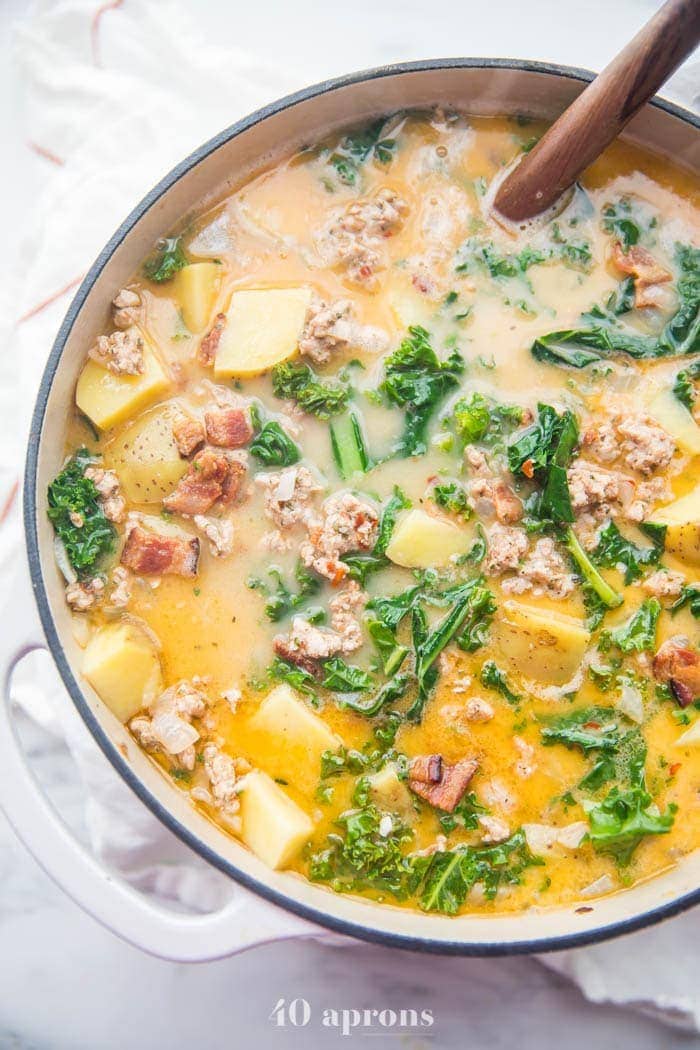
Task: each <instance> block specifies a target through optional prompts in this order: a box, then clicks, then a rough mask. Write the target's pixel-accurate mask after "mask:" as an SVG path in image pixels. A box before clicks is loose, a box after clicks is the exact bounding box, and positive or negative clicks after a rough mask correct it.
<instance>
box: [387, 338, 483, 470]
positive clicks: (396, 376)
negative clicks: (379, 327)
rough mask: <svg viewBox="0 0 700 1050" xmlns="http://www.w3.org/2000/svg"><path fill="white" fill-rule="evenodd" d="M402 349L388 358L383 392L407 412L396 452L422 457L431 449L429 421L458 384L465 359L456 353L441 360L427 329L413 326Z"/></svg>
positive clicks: (399, 454)
mask: <svg viewBox="0 0 700 1050" xmlns="http://www.w3.org/2000/svg"><path fill="white" fill-rule="evenodd" d="M408 332H409V334H408V336H407V337H406V338H405V339H404V340H403V342H402V343H401V344H400V346H399V348H398V349H397V350H395V351H394V353H393V354H390V356H389V357H388V358H387V359H386V362H385V374H384V381H383V382H382V384H381V389H382V391H383V392H384V393H385V394H386V396H387V398H388V399H389V401H390V402H392V404H395V405H398V406H399V407H400V408H403V409H405V412H406V418H405V424H404V432H403V436H402V438H401V439H400V441H399V442H398V444H397V445H396V447H395V449H394V452H395V454H396V455H398V456H404V457H405V456H420V455H422V454H423V453H424V452H425V451H426V450H427V447H428V444H427V431H428V424H429V422H430V418H431V416H432V415H433V413H434V412H435V410H436V409H437V407H438V406H439V404H440V402H441V401H442V400H443V398H444V397H445V396H446V395H447V394H448V393H449V391H450V390H451V389H453V388H454V387H456V386H458V385H459V378H460V376H461V375H462V373H463V371H464V360H463V358H462V357H461V355H460V354H459V353H458V352H457V351H456V350H453V351H452V353H451V354H450V355H449V357H448V358H447V359H446V360H445V361H440V359H439V358H438V356H437V354H436V353H435V351H434V350H433V348H432V346H431V345H430V336H429V335H428V333H427V332H426V330H425V328H421V327H419V326H413V327H411V328H409V330H408Z"/></svg>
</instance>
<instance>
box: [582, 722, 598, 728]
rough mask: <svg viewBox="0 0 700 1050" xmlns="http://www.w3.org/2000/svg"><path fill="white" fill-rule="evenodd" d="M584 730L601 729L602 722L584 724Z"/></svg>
mask: <svg viewBox="0 0 700 1050" xmlns="http://www.w3.org/2000/svg"><path fill="white" fill-rule="evenodd" d="M583 728H584V729H600V722H584V724H583Z"/></svg>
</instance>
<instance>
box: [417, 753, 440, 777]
mask: <svg viewBox="0 0 700 1050" xmlns="http://www.w3.org/2000/svg"><path fill="white" fill-rule="evenodd" d="M411 780H415V781H417V782H418V783H420V784H439V783H440V781H441V780H442V755H418V757H417V758H414V759H413V761H412V762H411Z"/></svg>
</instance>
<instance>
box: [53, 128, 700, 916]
mask: <svg viewBox="0 0 700 1050" xmlns="http://www.w3.org/2000/svg"><path fill="white" fill-rule="evenodd" d="M541 132H542V128H541V127H540V126H539V125H537V124H534V123H531V122H528V121H527V120H524V119H506V118H504V119H474V118H471V117H468V116H464V115H460V114H457V113H444V112H441V111H435V112H430V113H418V114H404V115H398V116H391V117H389V118H387V119H386V120H379V121H377V122H375V123H372V124H370V125H369V126H365V127H362V128H359V129H357V128H355V129H352V130H349V131H347V132H346V133H345V134H342V135H337V136H336V137H335V138H334V139H333V140H332V141H327V142H323V143H321V144H318V145H312V146H309V147H308V148H307V149H304V150H302V151H301V152H299V153H297V154H295V155H294V156H291V157H289V158H288V159H287V160H285V161H284V162H283V163H280V164H278V165H277V166H275V167H272V168H271V169H269V170H265V171H263V172H262V173H260V174H259V175H257V176H256V177H255V178H252V179H251V180H250V181H248V182H247V183H246V184H245V185H243V186H242V187H241V188H239V189H238V190H237V191H236V192H235V193H232V194H231V195H230V196H228V197H227V198H226V199H224V200H219V201H218V202H217V203H216V205H215V206H210V207H209V208H208V209H207V210H206V211H205V212H203V213H202V214H199V215H197V216H196V217H195V218H191V217H188V219H187V220H186V222H185V221H184V220H183V225H182V227H181V228H180V229H176V230H174V231H169V235H168V236H167V237H165V238H164V239H163V240H162V241H160V242H159V243H158V244H157V245H156V246H155V247H154V250H153V252H152V254H151V255H150V256H149V257H148V258H147V259H146V260H145V262H144V264H143V267H142V268H141V270H140V271H139V273H138V274H135V275H134V278H133V281H131V282H130V283H129V284H128V285H127V286H126V287H124V288H122V289H115V290H114V292H115V298H114V301H113V304H112V311H111V316H110V323H109V324H108V325H107V326H106V327H105V330H104V332H103V334H100V335H98V336H97V338H96V339H95V342H94V344H93V345H92V346H86V347H85V351H86V360H85V365H84V368H83V370H82V372H81V374H80V377H79V379H78V383H77V388H76V394H75V405H76V410H75V413H74V415H73V418H72V419H71V421H70V423H69V432H68V437H67V459H66V462H65V464H64V466H63V468H62V469H61V470H60V472H59V473H58V475H57V477H56V478H55V480H54V481H53V482H52V484H51V485H50V487H49V492H48V503H47V510H48V514H49V517H50V519H51V521H52V522H53V525H54V528H55V533H56V555H57V559H58V563H59V566H60V568H61V569H62V571H63V573H64V575H65V577H66V581H67V586H66V600H67V602H68V604H69V605H70V607H71V609H72V610H73V614H74V623H75V632H76V637H77V638H78V639H79V641H80V644H81V645H82V646H83V648H84V654H83V663H82V673H83V675H84V677H85V679H86V680H87V681H88V682H89V683H90V684H91V685H92V687H93V688H94V689H95V690H96V692H97V693H98V694H99V696H100V697H101V698H102V700H103V701H104V703H105V704H106V705H107V706H108V707H109V708H110V709H111V711H112V712H113V713H114V714H115V715H116V716H117V717H118V718H119V719H121V720H122V721H123V722H124V723H125V724H126V725H127V726H128V728H129V730H130V731H131V733H132V734H133V737H134V739H135V741H136V742H138V744H139V745H140V746H141V747H143V748H144V749H145V750H146V751H147V752H148V753H149V754H150V755H151V756H152V758H153V761H154V762H156V763H157V764H158V765H159V766H160V767H161V768H162V770H163V772H164V774H165V775H166V776H169V777H171V778H172V780H173V783H174V786H175V788H177V789H179V790H180V791H182V792H185V793H186V794H187V795H188V796H189V798H190V799H191V801H192V804H193V805H194V806H197V807H199V808H200V810H202V811H203V812H205V813H206V814H207V815H208V816H209V817H210V818H211V819H212V820H214V821H216V822H217V823H218V824H219V825H220V826H221V828H222V829H223V830H224V831H225V832H226V833H230V834H232V835H234V836H236V837H238V838H240V839H241V840H242V841H243V842H244V843H245V844H246V845H247V846H248V847H249V848H250V849H251V850H252V851H253V852H254V853H255V854H257V855H258V856H259V857H260V858H262V860H263V861H264V862H266V863H267V864H269V865H270V866H271V867H274V868H280V869H290V870H292V871H294V872H296V873H298V874H299V875H301V876H304V877H306V878H308V879H311V880H313V881H315V882H318V883H323V884H326V885H327V886H328V887H331V888H332V889H333V890H335V891H338V892H348V893H353V894H362V895H365V896H368V897H370V898H372V899H375V900H378V901H383V902H385V903H388V904H397V903H400V904H405V905H407V906H409V907H418V908H421V909H423V910H426V911H430V912H439V913H444V914H449V915H452V914H456V913H461V912H464V911H470V912H494V911H514V910H519V909H523V908H527V907H531V906H533V905H538V906H549V905H557V904H562V903H566V902H578V901H581V906H585V902H586V901H587V900H589V899H591V898H593V897H595V896H597V895H601V894H604V893H607V892H610V891H613V890H616V889H619V888H621V887H624V886H629V885H630V884H632V883H634V882H636V881H638V880H640V879H646V878H648V877H650V876H652V875H654V874H656V873H658V872H660V871H662V870H664V869H667V868H668V867H669V866H671V865H673V864H675V863H677V862H678V860H679V858H681V857H682V856H683V855H684V854H687V853H688V852H689V851H691V850H693V849H694V848H695V847H696V846H697V845H698V842H699V840H700V821H699V820H698V803H699V796H698V791H699V789H700V750H699V748H700V720H699V719H698V708H699V707H700V700H699V698H700V652H699V650H698V643H699V641H700V632H699V630H698V618H699V617H700V583H698V568H699V566H700V486H699V483H698V474H697V471H698V463H699V457H700V427H699V426H698V420H700V397H699V393H700V390H699V386H698V384H699V382H700V248H699V247H698V231H699V230H700V223H699V222H698V215H699V212H698V191H697V185H696V183H695V182H694V181H693V180H692V179H691V178H690V176H689V175H688V174H687V173H684V172H682V171H681V170H676V169H674V168H673V167H672V166H671V165H670V164H669V162H668V161H667V160H664V159H661V158H659V157H656V156H653V155H650V154H648V153H644V152H640V151H639V150H637V149H634V148H632V147H631V146H629V145H625V144H622V143H618V144H616V145H615V146H613V147H612V148H611V149H610V150H609V151H608V152H607V153H606V154H605V155H604V156H603V158H602V159H601V160H600V161H598V162H597V163H596V164H595V165H594V166H593V167H592V168H591V169H590V170H589V171H588V172H587V174H586V177H585V179H584V180H583V182H582V184H581V185H579V186H577V187H576V189H575V192H573V193H572V195H571V196H570V198H569V199H568V201H567V202H566V203H565V205H564V206H563V207H562V208H561V209H560V210H559V213H558V214H557V215H556V216H554V217H552V218H551V219H549V220H547V221H544V220H543V221H541V222H539V223H537V224H534V225H532V226H530V227H528V228H525V229H516V230H512V229H505V228H504V227H503V226H501V225H499V224H498V223H497V222H496V221H495V220H494V219H493V217H492V215H491V213H490V209H489V197H490V194H492V192H493V190H494V186H495V180H496V179H497V177H498V176H499V174H501V173H502V172H503V170H504V168H505V167H507V166H508V165H509V164H511V163H512V162H514V161H515V160H516V159H517V157H518V156H519V154H520V153H522V152H523V151H526V150H528V149H529V148H531V146H532V145H533V144H534V143H535V142H536V140H537V137H538V135H540V134H541Z"/></svg>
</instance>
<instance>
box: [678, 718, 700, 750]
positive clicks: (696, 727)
mask: <svg viewBox="0 0 700 1050" xmlns="http://www.w3.org/2000/svg"><path fill="white" fill-rule="evenodd" d="M674 747H700V718H698V719H697V720H696V721H695V722H693V724H692V726H690V728H689V729H686V731H685V733H681V735H680V736H679V737H678V739H677V740H676V742H675V744H674Z"/></svg>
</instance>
